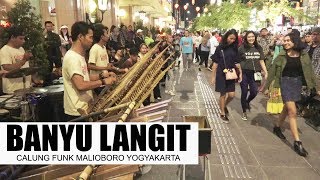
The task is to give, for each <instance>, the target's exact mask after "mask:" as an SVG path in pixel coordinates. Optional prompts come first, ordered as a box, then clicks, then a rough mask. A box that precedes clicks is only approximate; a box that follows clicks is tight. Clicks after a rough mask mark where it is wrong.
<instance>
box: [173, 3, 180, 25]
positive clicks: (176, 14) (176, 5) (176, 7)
mask: <svg viewBox="0 0 320 180" xmlns="http://www.w3.org/2000/svg"><path fill="white" fill-rule="evenodd" d="M174 8H175V9H176V13H175V17H176V22H177V23H176V29H178V27H179V24H180V18H179V17H180V16H179V14H180V13H179V12H178V8H179V4H178V3H176V4H175V5H174Z"/></svg>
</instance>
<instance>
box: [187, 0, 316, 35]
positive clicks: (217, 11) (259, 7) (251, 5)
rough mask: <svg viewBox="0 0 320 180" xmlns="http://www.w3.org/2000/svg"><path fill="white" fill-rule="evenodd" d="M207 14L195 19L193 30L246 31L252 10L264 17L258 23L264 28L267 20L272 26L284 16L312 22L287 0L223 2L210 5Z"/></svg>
mask: <svg viewBox="0 0 320 180" xmlns="http://www.w3.org/2000/svg"><path fill="white" fill-rule="evenodd" d="M207 8H208V13H206V14H205V16H203V15H202V16H201V17H198V18H196V20H195V23H194V27H193V29H195V30H203V29H212V28H218V29H230V28H235V29H247V28H249V26H250V14H251V13H252V10H253V9H256V11H255V12H256V13H257V14H255V15H256V16H258V14H262V15H263V16H264V17H263V18H261V17H258V18H260V21H261V22H263V23H264V24H263V25H262V24H260V26H261V27H263V26H265V22H266V21H267V20H271V22H270V23H271V24H274V20H275V19H276V17H278V16H281V15H285V16H287V17H294V18H298V19H304V20H305V21H306V22H310V21H312V18H311V17H310V16H306V15H304V14H303V11H301V10H300V9H295V8H292V6H291V4H290V3H289V2H288V0H281V1H278V0H252V1H248V2H246V3H241V2H240V1H236V2H234V3H231V2H223V3H222V5H221V6H217V5H211V6H208V7H207Z"/></svg>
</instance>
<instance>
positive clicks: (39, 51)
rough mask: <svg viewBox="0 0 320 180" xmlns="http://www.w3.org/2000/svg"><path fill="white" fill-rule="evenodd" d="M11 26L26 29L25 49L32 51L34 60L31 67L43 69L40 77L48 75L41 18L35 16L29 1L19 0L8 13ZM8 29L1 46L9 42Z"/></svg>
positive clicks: (5, 30)
mask: <svg viewBox="0 0 320 180" xmlns="http://www.w3.org/2000/svg"><path fill="white" fill-rule="evenodd" d="M7 15H8V21H9V23H10V24H11V25H15V26H20V27H22V28H23V29H24V33H25V35H26V36H25V40H26V42H25V44H24V46H23V47H24V49H25V50H30V51H31V53H32V54H33V58H32V59H30V64H31V66H37V67H41V70H40V71H39V72H38V73H39V75H40V76H42V77H43V76H45V75H46V74H48V73H49V72H48V60H47V54H46V51H45V41H44V35H43V29H42V24H41V17H40V15H38V14H35V8H34V7H33V6H31V3H30V1H29V0H18V1H17V2H16V3H15V4H14V7H13V8H12V9H11V10H10V11H9V12H8V13H7ZM7 30H8V28H5V29H3V33H2V37H1V44H2V45H4V44H6V43H7V42H8V40H9V37H8V32H7Z"/></svg>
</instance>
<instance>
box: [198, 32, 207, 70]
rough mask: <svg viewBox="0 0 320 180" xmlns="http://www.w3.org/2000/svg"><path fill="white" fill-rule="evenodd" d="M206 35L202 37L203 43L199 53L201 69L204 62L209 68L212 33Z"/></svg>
mask: <svg viewBox="0 0 320 180" xmlns="http://www.w3.org/2000/svg"><path fill="white" fill-rule="evenodd" d="M207 35H208V36H204V37H203V38H202V39H201V43H200V45H199V47H198V51H199V55H200V63H199V70H201V69H200V67H201V66H202V64H203V63H204V65H205V67H206V68H208V59H209V53H210V41H209V39H210V35H209V34H207Z"/></svg>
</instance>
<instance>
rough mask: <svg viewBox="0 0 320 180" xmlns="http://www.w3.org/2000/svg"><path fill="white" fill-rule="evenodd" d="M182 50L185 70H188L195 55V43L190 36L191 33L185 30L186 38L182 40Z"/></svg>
mask: <svg viewBox="0 0 320 180" xmlns="http://www.w3.org/2000/svg"><path fill="white" fill-rule="evenodd" d="M180 48H181V49H180V50H181V52H182V63H183V68H184V69H185V70H188V68H190V67H191V62H192V53H193V41H192V37H190V36H189V31H188V30H185V32H184V37H182V38H181V39H180Z"/></svg>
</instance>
